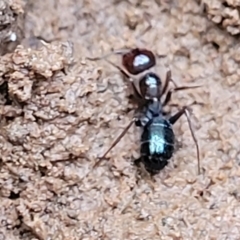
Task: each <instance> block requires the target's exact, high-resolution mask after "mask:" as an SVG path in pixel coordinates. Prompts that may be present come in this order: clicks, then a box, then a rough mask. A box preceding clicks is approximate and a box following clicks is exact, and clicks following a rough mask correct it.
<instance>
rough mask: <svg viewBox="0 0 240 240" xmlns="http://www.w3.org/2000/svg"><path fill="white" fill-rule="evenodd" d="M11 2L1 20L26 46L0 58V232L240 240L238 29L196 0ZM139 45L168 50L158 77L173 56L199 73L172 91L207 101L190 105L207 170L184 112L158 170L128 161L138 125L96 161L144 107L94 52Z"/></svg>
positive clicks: (184, 75) (180, 69)
mask: <svg viewBox="0 0 240 240" xmlns="http://www.w3.org/2000/svg"><path fill="white" fill-rule="evenodd" d="M2 2H3V1H2ZM11 2H14V1H11ZM12 4H13V3H12ZM14 4H18V5H14ZM14 4H13V5H14V6H18V7H16V8H13V7H12V6H13V5H12V6H11V7H10V8H9V9H8V10H7V13H8V11H9V12H10V11H15V12H14V13H11V14H10V13H9V14H8V15H7V16H8V17H9V16H10V17H9V18H7V19H8V20H6V19H5V20H6V21H9V22H10V23H11V24H12V25H11V24H10V25H9V22H7V23H6V26H7V27H10V28H11V27H12V26H13V28H14V29H17V30H16V34H17V37H18V38H17V41H20V42H21V44H22V45H21V46H18V47H17V49H15V51H14V52H12V48H9V49H7V48H5V47H4V50H5V51H8V52H9V53H8V54H5V55H4V56H2V57H1V59H0V75H1V79H0V84H1V86H0V104H1V105H0V117H1V130H0V133H1V134H0V149H1V158H0V160H1V161H0V167H1V168H0V199H1V200H0V201H1V205H0V239H6V240H15V239H31V240H33V239H40V240H50V239H54V240H61V239H66V240H73V239H84V240H88V239H89V240H90V239H111V240H115V239H116V240H122V239H129V240H138V239H139V240H140V239H141V240H150V239H151V240H155V239H156V240H157V239H163V240H165V239H166V240H168V239H169V240H170V239H174V240H177V239H178V240H180V239H184V240H185V239H186V240H188V239H189V240H192V239H218V240H223V239H228V240H230V239H231V240H233V239H239V236H240V204H239V201H240V187H239V186H240V169H239V162H240V153H239V150H238V149H239V142H240V122H239V116H240V110H239V109H240V108H239V106H240V94H239V92H240V84H239V81H238V80H239V77H240V71H239V62H240V58H239V51H240V44H239V41H238V36H231V35H230V34H229V33H228V31H226V30H225V29H220V28H218V26H216V25H215V24H214V23H212V22H211V21H210V20H209V19H208V18H207V17H206V15H205V14H204V13H203V5H201V4H199V2H198V1H194V0H182V1H177V0H172V1H171V0H170V1H167V0H165V1H163V0H162V1H161V0H155V1H149V0H142V1H140V0H128V1H116V0H114V1H113V0H112V1H101V4H100V2H99V0H92V1H87V0H55V1H54V0H48V1H40V0H28V1H26V5H25V6H22V7H23V10H24V12H25V21H24V25H21V24H20V25H19V21H20V20H18V18H17V17H18V14H21V11H20V10H19V9H20V8H21V7H19V6H20V5H21V1H15V3H14ZM19 4H20V5H19ZM1 7H2V5H1V1H0V10H1ZM17 10H18V11H17ZM5 13H6V12H5ZM5 13H4V14H5ZM3 16H6V14H5V15H3ZM5 20H4V21H5ZM16 22H17V25H16V24H15V23H16ZM0 23H1V19H0ZM149 24H151V28H150V29H149V31H147V32H146V33H144V31H145V29H146V28H148V27H149ZM10 28H4V29H5V30H6V29H7V33H4V34H5V35H6V36H11V37H13V36H15V35H14V34H15V32H14V31H15V30H14V31H13V30H12V29H10ZM19 29H20V30H21V31H19V32H21V34H19V35H18V30H19ZM0 32H1V29H0ZM22 33H23V34H22ZM12 34H13V35H12ZM0 37H1V35H0ZM11 37H10V38H11ZM1 39H6V38H5V37H4V38H3V37H2V38H1ZM13 39H14V38H13ZM40 39H43V40H44V41H40ZM1 42H3V41H1ZM13 42H14V41H13ZM4 46H5V45H4ZM6 46H9V43H6ZM136 46H137V47H146V48H149V49H151V50H152V51H153V52H154V53H155V54H156V55H157V56H160V55H166V57H164V58H160V57H158V63H157V64H158V65H157V72H158V73H159V75H160V76H161V77H162V79H163V81H164V79H165V74H166V71H167V69H171V71H172V75H173V78H174V80H175V81H176V82H177V84H178V85H179V86H180V85H189V86H191V85H201V87H200V88H197V89H194V90H191V91H190V90H188V91H182V92H177V93H174V95H173V100H172V103H177V104H178V105H180V106H184V105H188V104H191V103H192V102H193V101H197V102H199V103H202V104H201V105H200V104H199V105H195V106H193V107H192V118H191V119H192V122H193V126H194V130H195V134H196V136H197V139H198V142H199V145H200V151H201V166H202V174H201V175H198V174H197V160H196V150H195V145H194V142H193V140H192V138H191V134H190V131H189V128H188V124H187V120H186V118H185V117H184V116H183V117H182V118H181V119H180V120H179V121H178V122H177V123H176V124H175V125H174V131H175V134H176V137H177V140H178V141H179V142H180V143H181V148H180V149H178V150H177V151H176V153H175V154H174V156H173V158H172V159H171V162H170V164H169V166H167V167H166V168H165V169H164V170H163V171H161V172H160V173H159V174H157V175H155V176H154V177H150V176H149V175H148V174H147V173H146V172H145V171H144V169H141V168H137V167H136V166H134V165H133V159H135V158H137V157H138V156H139V147H140V142H139V140H140V129H138V128H136V127H132V128H131V129H130V130H129V131H128V133H127V134H126V135H125V137H124V138H123V139H122V140H121V141H120V142H119V144H118V145H117V146H116V147H115V148H114V149H113V150H112V151H111V152H110V153H109V154H108V157H109V161H107V160H103V161H102V162H101V163H100V164H99V166H97V167H95V168H93V166H94V164H95V163H96V161H97V158H98V156H100V155H102V154H103V153H104V152H105V151H106V150H107V148H108V147H109V146H110V145H111V143H112V141H113V140H114V139H115V138H116V137H117V135H118V134H119V133H120V132H121V131H122V130H123V128H124V127H125V126H126V125H127V124H128V123H129V121H130V120H131V118H132V117H133V111H129V109H133V108H134V107H135V106H133V105H132V104H131V103H130V102H129V99H128V94H129V89H128V87H127V85H126V83H125V82H124V80H123V79H122V76H121V74H120V73H119V72H118V71H117V70H116V69H114V68H113V67H111V66H110V65H109V64H108V63H106V62H105V61H89V60H86V57H96V56H101V55H103V54H105V53H108V52H109V51H111V50H112V49H121V48H126V47H136ZM3 52H4V51H3ZM110 59H111V60H112V61H114V62H115V63H118V64H120V62H121V59H120V57H119V56H112V57H110ZM176 111H177V108H173V109H172V112H173V113H174V112H176Z"/></svg>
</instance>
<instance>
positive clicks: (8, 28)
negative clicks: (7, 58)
mask: <svg viewBox="0 0 240 240" xmlns="http://www.w3.org/2000/svg"><path fill="white" fill-rule="evenodd" d="M24 6H25V4H24V2H23V1H22V0H9V1H7V0H1V1H0V55H3V54H5V53H7V52H11V51H13V50H14V48H15V47H16V46H17V45H18V44H19V43H20V42H21V40H22V39H23V36H24V34H23V32H24V31H23V28H24Z"/></svg>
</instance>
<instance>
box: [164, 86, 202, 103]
mask: <svg viewBox="0 0 240 240" xmlns="http://www.w3.org/2000/svg"><path fill="white" fill-rule="evenodd" d="M199 87H200V86H192V87H190V86H182V87H176V88H173V89H170V90H169V91H168V93H167V95H166V98H165V100H164V102H163V104H162V105H163V107H164V106H166V105H167V104H168V103H169V102H170V100H171V98H172V93H173V92H178V91H182V90H188V89H194V88H199Z"/></svg>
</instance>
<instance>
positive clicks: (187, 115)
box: [169, 106, 201, 174]
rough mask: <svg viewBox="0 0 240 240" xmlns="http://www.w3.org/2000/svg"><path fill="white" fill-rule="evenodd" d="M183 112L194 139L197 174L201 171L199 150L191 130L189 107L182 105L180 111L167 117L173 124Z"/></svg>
mask: <svg viewBox="0 0 240 240" xmlns="http://www.w3.org/2000/svg"><path fill="white" fill-rule="evenodd" d="M183 114H185V116H186V118H187V121H188V126H189V129H190V132H191V135H192V138H193V141H194V143H195V146H196V151H197V161H198V174H200V173H201V170H200V152H199V145H198V142H197V138H196V136H195V134H194V131H193V128H192V123H191V120H190V116H189V107H188V106H185V107H183V108H182V109H181V110H180V111H178V112H177V113H176V114H175V115H173V116H172V117H170V118H169V122H170V123H171V124H172V125H173V124H174V123H175V122H176V121H177V120H178V119H179V118H180V117H181V116H182V115H183Z"/></svg>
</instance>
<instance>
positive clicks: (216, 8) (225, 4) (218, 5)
mask: <svg viewBox="0 0 240 240" xmlns="http://www.w3.org/2000/svg"><path fill="white" fill-rule="evenodd" d="M201 4H202V5H203V7H204V9H205V11H206V14H207V17H208V18H209V19H210V20H211V21H212V22H214V23H215V24H217V25H218V26H220V27H221V28H223V29H224V30H226V31H227V32H228V33H230V34H231V35H239V33H240V16H239V15H240V10H239V7H240V1H239V0H226V1H223V0H221V1H220V0H213V1H212V0H201Z"/></svg>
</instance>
